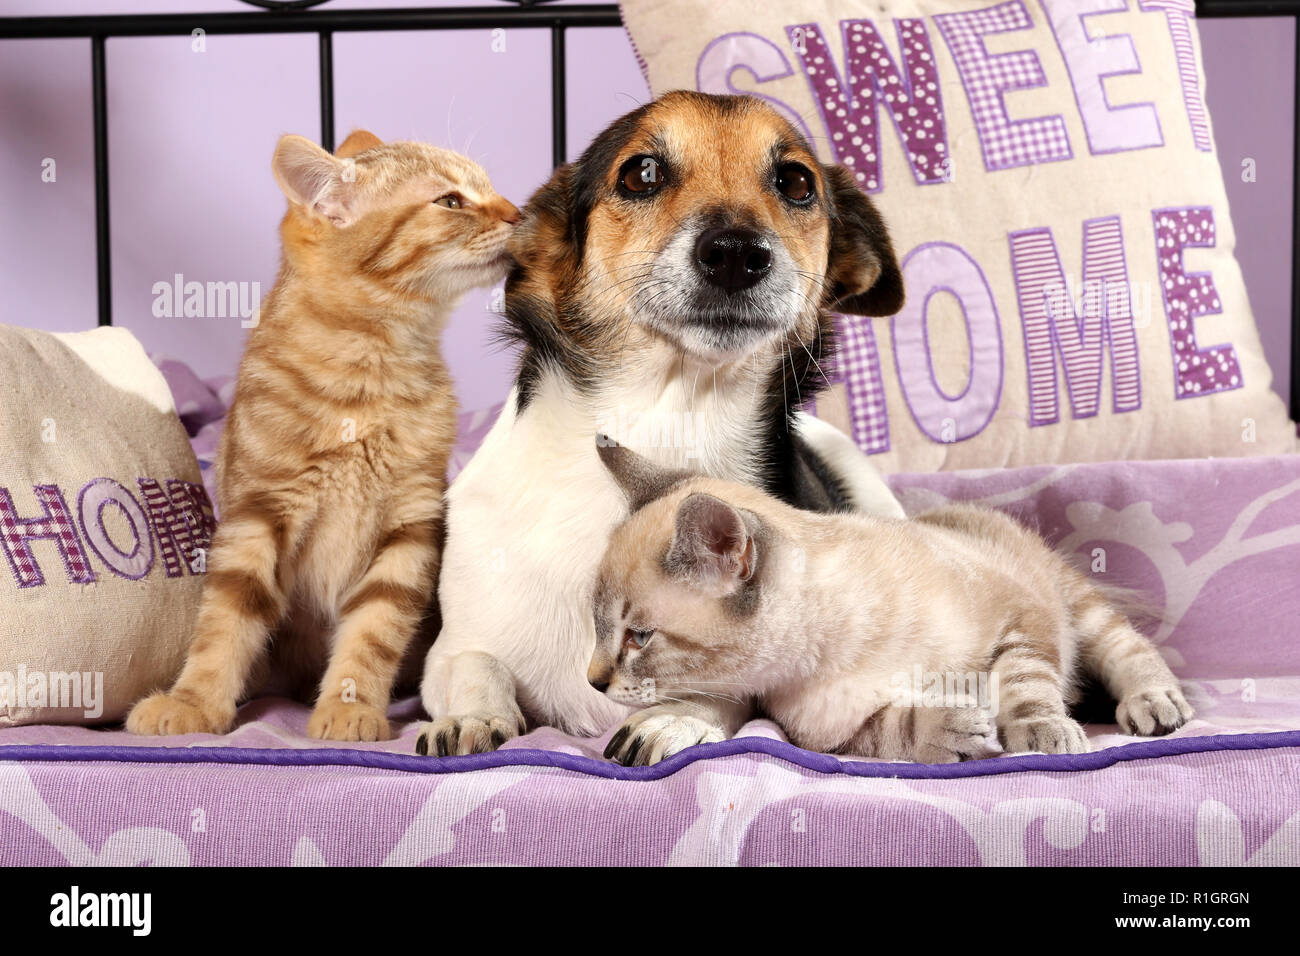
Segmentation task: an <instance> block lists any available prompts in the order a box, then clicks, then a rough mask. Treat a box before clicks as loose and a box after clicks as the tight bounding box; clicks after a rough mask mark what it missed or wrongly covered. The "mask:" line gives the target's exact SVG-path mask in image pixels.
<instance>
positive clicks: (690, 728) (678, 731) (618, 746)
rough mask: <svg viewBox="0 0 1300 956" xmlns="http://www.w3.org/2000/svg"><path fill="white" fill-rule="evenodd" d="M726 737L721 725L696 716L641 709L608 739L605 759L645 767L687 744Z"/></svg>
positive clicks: (680, 749)
mask: <svg viewBox="0 0 1300 956" xmlns="http://www.w3.org/2000/svg"><path fill="white" fill-rule="evenodd" d="M726 739H727V735H726V733H725V732H724V731H723V729H722V728H721V727H719V726H718V725H717V724H714V723H710V722H709V721H707V720H702V719H700V718H699V717H692V716H690V715H689V714H673V713H664V712H663V711H656V710H640V711H637V712H636V713H635V714H633V715H632V716H631V717H629V718H628V719H627V720H626V721H625V722H624V724H623V726H622V727H620V728H619V729H618V732H617V733H616V734H614V736H613V737H612V738H610V741H609V745H608V746H607V747H606V748H605V759H606V760H616V761H618V762H619V763H621V764H622V765H623V766H625V767H648V766H650V765H651V764H655V763H658V762H659V761H661V760H663V759H664V758H666V757H671V756H672V755H673V754H675V753H678V752H680V751H682V750H685V749H686V748H687V747H694V746H695V745H696V744H712V743H717V742H718V741H720V740H726Z"/></svg>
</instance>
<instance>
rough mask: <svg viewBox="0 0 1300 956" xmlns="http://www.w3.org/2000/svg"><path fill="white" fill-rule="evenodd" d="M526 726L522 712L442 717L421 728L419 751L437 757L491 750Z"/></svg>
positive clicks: (520, 731)
mask: <svg viewBox="0 0 1300 956" xmlns="http://www.w3.org/2000/svg"><path fill="white" fill-rule="evenodd" d="M525 729H526V727H525V726H524V718H523V715H522V714H520V715H518V716H511V717H498V716H496V715H493V714H466V715H465V716H463V717H439V718H438V719H437V720H435V721H432V722H430V723H427V724H425V725H424V726H423V727H421V728H420V735H419V736H418V737H417V738H416V740H415V752H416V753H418V754H421V755H431V756H434V757H451V756H455V755H462V756H463V755H464V754H485V753H490V752H491V751H493V750H496V749H497V748H498V747H500V746H501V745H502V744H503V743H505V742H506V741H507V740H509V739H510V738H511V737H518V736H519V735H520V734H522V733H523V732H524V731H525Z"/></svg>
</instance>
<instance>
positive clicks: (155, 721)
mask: <svg viewBox="0 0 1300 956" xmlns="http://www.w3.org/2000/svg"><path fill="white" fill-rule="evenodd" d="M234 721H235V709H234V708H233V707H230V708H219V707H200V706H198V705H196V704H192V703H190V702H189V701H187V700H182V699H180V698H178V697H175V696H173V695H172V694H163V693H158V694H153V695H152V696H149V697H146V698H145V699H144V700H142V701H140V702H139V703H138V704H136V705H135V706H134V707H132V708H131V713H130V714H128V715H127V718H126V729H127V730H129V731H130V732H131V733H133V734H139V735H140V736H142V737H164V736H170V735H173V734H224V733H225V732H226V731H227V730H229V729H230V725H231V724H232V723H234Z"/></svg>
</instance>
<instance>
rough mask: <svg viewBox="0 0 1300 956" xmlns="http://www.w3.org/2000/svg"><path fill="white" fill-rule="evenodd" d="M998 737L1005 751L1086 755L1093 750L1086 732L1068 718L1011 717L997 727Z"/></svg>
mask: <svg viewBox="0 0 1300 956" xmlns="http://www.w3.org/2000/svg"><path fill="white" fill-rule="evenodd" d="M999 736H1000V737H1001V738H1002V747H1003V749H1004V750H1006V751H1007V753H1025V752H1029V751H1034V752H1037V753H1045V754H1086V753H1088V752H1089V751H1090V750H1092V747H1091V745H1090V744H1089V743H1088V735H1087V734H1085V733H1084V732H1083V728H1082V727H1080V726H1079V724H1078V722H1077V721H1074V720H1071V719H1070V718H1069V717H1060V716H1052V717H1031V718H1029V719H1028V720H1014V721H1012V722H1010V723H1008V724H1004V725H1003V726H1002V727H1001V728H999Z"/></svg>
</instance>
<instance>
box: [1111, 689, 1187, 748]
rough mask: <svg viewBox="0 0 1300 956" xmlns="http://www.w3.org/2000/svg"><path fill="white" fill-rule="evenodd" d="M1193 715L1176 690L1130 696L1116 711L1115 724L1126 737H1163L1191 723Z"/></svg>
mask: <svg viewBox="0 0 1300 956" xmlns="http://www.w3.org/2000/svg"><path fill="white" fill-rule="evenodd" d="M1192 715H1193V711H1192V708H1191V706H1190V705H1189V704H1188V703H1187V698H1186V697H1184V696H1183V692H1182V691H1181V690H1179V689H1178V688H1176V687H1170V688H1161V689H1159V690H1151V691H1143V692H1141V693H1137V694H1129V695H1128V696H1127V697H1125V698H1124V699H1123V700H1121V701H1120V702H1119V706H1118V707H1117V708H1116V709H1115V722H1116V723H1118V724H1119V726H1120V729H1122V730H1123V731H1124V733H1126V734H1133V735H1134V736H1138V737H1163V736H1164V735H1165V734H1171V733H1173V732H1174V731H1175V730H1177V729H1178V728H1179V727H1181V726H1182V725H1183V724H1185V723H1187V722H1188V721H1189V720H1191V719H1192Z"/></svg>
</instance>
